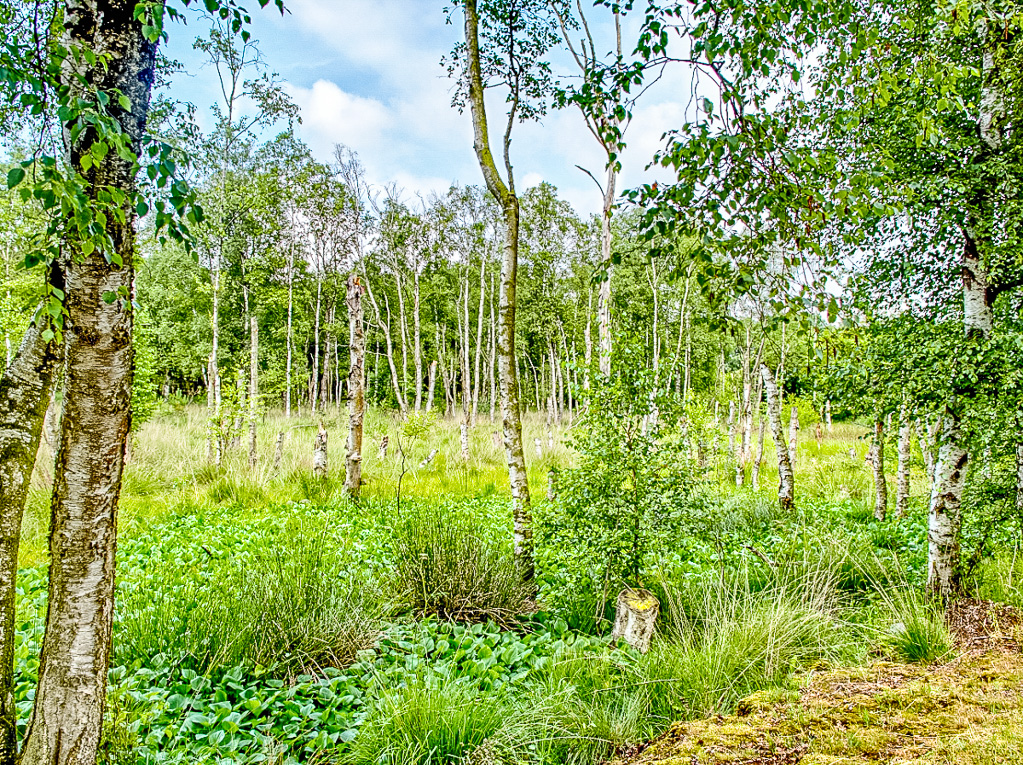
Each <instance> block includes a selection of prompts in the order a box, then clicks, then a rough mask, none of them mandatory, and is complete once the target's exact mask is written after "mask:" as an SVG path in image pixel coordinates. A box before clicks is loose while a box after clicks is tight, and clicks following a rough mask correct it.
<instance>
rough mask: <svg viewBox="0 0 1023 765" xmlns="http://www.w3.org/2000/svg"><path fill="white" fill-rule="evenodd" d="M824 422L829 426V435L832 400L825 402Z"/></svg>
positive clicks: (829, 430)
mask: <svg viewBox="0 0 1023 765" xmlns="http://www.w3.org/2000/svg"><path fill="white" fill-rule="evenodd" d="M824 421H825V422H826V423H827V424H828V433H830V432H831V399H830V398H829V399H828V400H827V401H825V402H824Z"/></svg>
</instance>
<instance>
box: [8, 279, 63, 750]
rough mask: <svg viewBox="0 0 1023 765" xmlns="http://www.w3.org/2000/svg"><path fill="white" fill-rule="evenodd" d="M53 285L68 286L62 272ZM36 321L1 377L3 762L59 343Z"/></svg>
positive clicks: (11, 746) (13, 740) (13, 738)
mask: <svg viewBox="0 0 1023 765" xmlns="http://www.w3.org/2000/svg"><path fill="white" fill-rule="evenodd" d="M51 273H52V274H53V275H54V276H57V277H58V278H56V279H53V278H52V277H51V281H53V282H54V286H56V287H58V288H60V289H63V288H64V287H65V284H64V281H63V278H62V277H61V276H60V271H59V269H57V268H56V267H54V269H53V270H52V271H51ZM42 333H43V327H39V326H36V325H32V326H30V327H29V328H28V330H27V331H26V332H25V335H24V337H23V338H22V339H21V346H20V347H19V348H18V351H17V353H16V354H15V355H14V356H13V358H12V360H11V363H10V364H9V365H8V367H7V371H6V373H5V374H4V376H3V379H0V455H3V458H2V459H0V508H2V512H0V765H13V763H14V762H15V760H16V758H17V754H18V736H17V732H18V728H17V722H18V710H17V707H16V706H15V705H14V635H15V631H16V621H15V606H16V596H17V576H18V547H19V545H20V543H21V523H22V519H23V517H24V514H25V499H26V498H27V496H28V487H29V482H30V481H31V478H32V470H33V468H34V467H35V462H36V454H37V453H38V451H39V441H40V439H41V435H42V431H43V421H44V420H45V419H46V413H47V411H48V409H49V406H50V399H51V397H52V396H53V389H54V381H55V379H56V376H57V368H58V363H59V357H60V354H59V350H60V349H59V347H58V346H57V344H56V343H55V342H54V341H50V342H47V341H46V340H44V339H43V337H42Z"/></svg>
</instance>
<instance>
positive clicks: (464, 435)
mask: <svg viewBox="0 0 1023 765" xmlns="http://www.w3.org/2000/svg"><path fill="white" fill-rule="evenodd" d="M458 430H459V435H460V436H461V442H462V462H466V463H467V462H469V426H468V425H467V424H466V423H464V422H463V423H462V424H461V425H460V426H459V428H458Z"/></svg>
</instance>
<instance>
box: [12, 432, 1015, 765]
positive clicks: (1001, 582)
mask: <svg viewBox="0 0 1023 765" xmlns="http://www.w3.org/2000/svg"><path fill="white" fill-rule="evenodd" d="M166 416H167V417H168V418H171V419H172V421H174V422H177V424H178V427H184V423H186V422H187V420H186V419H185V418H183V417H182V415H181V414H174V413H169V414H168V415H166ZM528 424H529V421H527V425H528ZM151 426H152V429H151V430H145V429H144V430H143V431H142V432H141V433H140V434H139V437H138V443H137V444H136V447H135V455H134V457H133V463H132V465H131V468H130V469H132V470H137V471H139V473H140V474H141V475H147V474H151V471H152V470H153V466H152V465H151V464H148V462H149V460H150V459H153V458H154V457H155V458H157V459H162V458H163V456H164V455H163V454H162V453H161V450H162V449H163V448H166V446H165V445H162V444H161V443H160V442H163V441H164V440H165V439H166V438H167V435H166V434H167V432H168V430H169V427H170V426H169V425H168V423H166V422H161V420H160V418H159V417H157V419H155V420H154V421H153V422H152V423H151ZM456 427H457V425H456V424H449V423H446V422H444V421H440V422H439V423H437V424H436V425H435V428H436V430H437V431H444V430H447V431H448V432H450V431H451V430H455V429H456ZM854 434H855V430H853V429H852V428H850V427H849V426H843V428H842V429H840V430H839V431H838V432H836V433H835V434H833V436H832V437H831V438H830V439H825V441H824V443H823V444H819V443H817V442H816V441H815V440H813V439H804V440H803V441H802V442H801V443H800V450H801V452H802V453H803V454H805V459H804V460H803V464H804V466H803V467H802V469H801V471H800V475H808V476H813V475H816V474H818V471H819V467H818V464H819V463H818V460H819V459H821V458H823V455H826V454H827V452H828V451H830V452H831V453H832V454H842V455H847V451H848V449H849V448H852V449H854V450H863V449H865V448H866V444H864V443H862V442H861V441H860V440H858V439H857V438H856V436H855V435H854ZM179 437H181V436H179ZM561 437H564V438H571V437H572V436H571V433H570V432H566V431H560V432H559V438H561ZM148 438H152V439H153V442H147V439H148ZM183 438H184V442H185V443H188V439H189V438H190V439H191V443H192V448H194V449H196V450H200V449H201V448H202V446H203V444H202V434H201V432H198V431H192V432H191V434H190V435H189V434H187V431H186V434H185V435H184V436H183ZM449 438H450V437H449V436H448V435H446V434H444V433H442V432H441V433H434V434H431V435H430V436H429V437H428V438H427V439H426V442H425V443H423V444H420V445H419V446H418V447H417V448H418V451H417V453H416V454H417V455H418V454H419V453H422V454H428V453H429V452H430V451H432V450H433V449H434V448H438V447H439V446H443V445H444V444H445V443H446V442H447V439H449ZM829 442H830V443H829ZM448 443H449V446H448V447H447V448H448V449H450V450H451V451H455V450H457V449H459V448H460V446H459V445H458V444H457V441H455V442H454V443H450V442H448ZM477 443H478V448H479V450H480V452H482V453H483V455H486V453H487V452H486V450H487V449H488V447H489V448H493V447H492V445H489V444H488V443H487V442H485V441H483V440H482V439H480V441H479V442H477ZM174 444H175V447H177V445H178V444H179V442H176V441H175V442H174ZM186 454H187V451H186ZM816 454H821V455H822V457H817V456H816ZM571 455H572V452H571V451H569V450H567V449H565V448H564V447H560V448H559V451H558V463H559V465H560V473H561V475H560V478H561V479H562V480H563V481H570V480H573V479H572V478H571V475H570V473H571V471H572V470H573V469H576V467H575V466H576V465H578V464H580V463H578V462H576V459H577V458H575V457H572V456H571ZM305 456H306V455H303V454H302V453H301V452H298V450H297V449H296V450H295V452H293V456H291V457H290V459H293V460H295V462H296V463H299V464H300V463H301V461H302V460H303V459H304V458H305ZM722 457H724V455H722ZM451 458H452V460H456V459H458V457H457V456H455V455H451ZM479 459H480V464H481V465H485V464H486V463H485V460H486V459H487V458H486V456H482V457H480V458H479ZM492 459H493V458H492ZM198 461H199V458H197V462H198ZM852 464H856V465H857V467H859V468H860V470H864V468H862V466H861V465H860V464H859V461H858V460H853V461H852ZM385 466H386V463H384V465H381V466H380V467H379V468H378V469H380V470H381V473H383V470H384V468H385ZM177 469H178V470H179V471H181V474H182V475H181V478H179V479H178V480H176V481H164V482H161V483H160V484H159V485H156V486H154V485H153V484H152V483H150V482H146V481H141V480H136V479H133V478H129V480H127V481H126V485H125V491H126V498H125V501H126V506H127V507H133V506H138V507H140V508H142V507H145V504H144V503H149V505H148V507H146V509H145V510H144V511H143V512H144V513H145V515H144V516H140V518H139V520H138V521H136V522H134V523H131V524H130V525H128V526H127V529H129V530H128V531H126V532H125V533H124V535H123V539H122V542H121V544H120V546H119V551H118V556H119V557H118V567H119V583H118V600H117V612H116V616H115V625H116V626H115V644H114V650H115V653H114V659H113V668H112V669H111V672H110V678H109V701H108V709H107V717H106V720H107V724H106V727H105V730H106V733H105V738H104V744H103V750H102V757H103V758H104V761H106V762H111V763H113V762H118V763H127V762H131V763H156V762H182V763H183V762H196V761H203V762H206V761H208V762H237V763H249V762H253V763H255V762H294V763H304V762H320V761H339V762H341V761H344V762H360V763H362V762H366V763H369V762H387V763H391V762H393V763H399V762H400V763H406V762H424V763H425V762H438V763H440V762H461V761H466V762H468V761H476V760H478V761H488V762H500V761H506V762H537V763H563V762H580V763H582V762H593V763H597V762H601V761H603V760H606V759H609V758H613V757H614V756H616V754H618V753H621V752H625V751H628V750H629V748H630V747H633V746H635V745H637V744H639V743H641V742H643V741H646V740H648V739H650V738H654V737H656V736H657V735H659V734H660V733H661V732H662V731H664V730H666V729H667V728H668V727H669V726H670V725H671V724H672V723H674V722H676V721H678V720H683V719H699V718H701V717H704V716H706V715H714V714H722V713H725V714H726V713H729V712H731V711H733V710H734V709H735V708H736V707H737V705H739V703H740V702H741V701H742V700H743V699H745V698H746V697H748V696H749V695H750V694H754V693H758V692H761V691H769V690H771V689H777V688H787V687H791V684H792V683H793V682H794V681H795V680H794V678H797V677H798V676H799V675H800V673H802V672H804V671H806V670H807V669H810V668H821V667H844V666H858V665H862V664H864V663H866V662H868V661H869V656H870V655H876V654H878V653H880V654H881V655H884V656H887V657H889V658H891V659H893V660H899V661H908V662H922V663H925V664H926V663H930V662H934V661H941V660H943V659H946V658H947V657H948V656H949V655H951V654H950V651H951V650H952V649H951V642H950V638H949V637H948V633H947V630H946V629H945V627H944V625H943V624H942V622H941V619H940V616H939V615H937V614H936V613H935V611H934V610H933V607H932V606H931V604H929V603H928V602H927V601H926V600H925V599H923V598H922V596H921V595H920V594H919V593H920V589H919V588H920V586H921V584H922V581H923V576H924V568H925V565H926V552H925V550H924V549H922V547H921V545H920V529H921V526H922V524H923V523H924V518H923V517H922V514H921V508H919V506H916V507H914V508H913V509H912V510H911V512H910V514H909V515H908V516H907V517H905V518H900V519H890V520H888V521H886V522H884V523H881V522H879V521H877V520H876V519H874V518H873V516H872V514H871V511H870V504H869V488H870V487H869V485H867V486H862V488H861V487H860V485H861V484H862V483H865V482H863V479H862V478H861V477H860V476H858V475H857V474H855V473H853V474H851V477H850V478H847V479H846V480H847V482H848V484H847V485H848V486H849V489H848V491H847V495H846V496H845V498H837V499H836V498H829V497H828V496H827V491H830V487H827V488H826V490H825V492H824V493H822V494H813V495H810V496H807V497H805V498H804V501H803V502H801V505H800V508H799V510H798V512H797V513H784V512H782V511H780V510H779V508H778V506H777V504H776V503H775V502H774V501H773V500H772V497H771V490H770V489H764V490H762V491H760V492H751V491H748V490H746V491H734V490H731V491H724V492H723V493H722V492H721V489H720V488H715V485H714V483H713V474H714V469H713V467H709V468H708V471H709V472H708V473H707V476H709V477H708V478H705V479H703V480H697V481H696V483H695V484H693V485H692V486H691V487H690V489H688V490H687V491H686V492H683V493H680V494H677V495H675V496H676V497H678V498H679V504H678V506H677V507H676V510H677V511H678V512H679V513H682V511H687V510H689V509H690V508H697V509H698V512H697V513H692V514H691V516H692V517H689V518H688V519H687V520H686V521H685V522H680V523H674V522H673V525H672V526H671V529H672V533H671V534H659V535H658V536H657V537H656V540H657V544H656V545H655V546H652V547H651V548H650V549H649V550H647V551H646V552H645V553H644V555H643V556H642V559H641V562H640V569H639V571H638V574H639V576H640V577H641V581H642V582H643V583H644V584H645V585H646V586H648V587H650V588H652V589H653V591H654V592H655V593H656V594H657V596H658V598H659V600H660V601H661V604H662V613H661V617H660V622H659V630H658V633H659V636H658V638H657V640H656V641H655V644H654V647H653V649H652V650H651V651H650V653H648V654H646V655H640V654H637V653H635V652H634V651H632V650H631V649H629V648H628V646H626V645H624V644H621V643H616V642H615V641H612V640H611V637H610V619H611V618H612V617H613V609H612V610H611V611H609V610H608V608H609V606H608V603H607V600H608V598H607V591H609V590H613V589H614V586H615V585H616V584H617V583H621V582H624V581H625V578H624V577H623V576H622V575H617V576H616V577H610V576H609V575H608V574H607V573H606V571H605V567H606V563H607V562H608V561H609V560H612V559H611V558H608V557H606V556H602V555H600V554H599V552H598V553H594V552H593V551H591V550H590V549H589V548H588V547H586V546H581V547H580V546H579V545H575V544H574V543H573V542H572V540H573V536H572V533H573V532H572V528H573V526H572V524H571V523H566V522H565V520H564V518H565V516H564V515H563V514H564V513H565V512H566V510H565V509H564V508H565V507H566V506H562V507H560V508H559V506H558V505H557V500H554V501H551V502H549V503H547V505H545V509H543V511H542V513H541V514H540V515H539V516H538V518H539V523H540V528H541V529H545V530H544V531H542V532H541V534H540V535H539V536H538V538H537V539H538V541H537V555H538V558H537V560H538V561H539V563H540V567H539V572H538V576H539V580H538V584H539V591H538V592H537V594H536V596H535V597H533V596H531V595H530V594H529V592H528V591H527V590H525V589H524V588H523V587H522V584H521V580H520V579H519V578H518V577H517V576H516V574H517V570H516V567H515V562H514V559H513V556H512V550H511V546H510V545H511V541H510V537H509V536H508V533H507V529H508V528H510V525H511V513H510V509H509V507H508V504H507V502H506V501H505V500H504V499H503V497H502V496H501V495H500V494H499V493H496V492H493V491H491V490H489V488H488V487H487V486H486V484H485V481H486V478H485V473H481V472H480V467H479V466H477V465H467V466H464V467H462V468H461V469H462V470H464V471H465V472H466V473H467V474H469V475H471V478H463V480H468V481H471V482H474V483H475V488H476V489H477V491H476V492H473V491H472V490H471V489H472V488H473V487H472V486H469V487H468V488H469V490H467V491H465V492H462V493H461V494H458V493H455V492H453V491H452V490H451V486H452V481H451V479H450V478H449V479H446V480H445V482H444V484H442V488H439V489H438V491H437V492H436V494H434V493H433V492H431V491H429V490H426V491H423V492H422V493H419V492H416V493H413V494H411V496H406V497H405V499H404V500H403V501H402V503H401V507H400V510H399V508H398V506H397V503H396V502H395V500H394V499H393V497H392V496H390V494H391V490H392V489H393V484H391V487H390V488H389V489H387V490H384V491H381V492H380V493H379V494H376V493H370V494H369V496H367V497H366V498H364V499H363V500H361V501H360V502H359V503H358V504H356V503H354V502H352V501H351V500H350V499H348V498H347V497H345V496H344V495H343V493H341V492H337V491H335V490H333V489H332V488H331V485H330V479H329V478H328V479H327V480H326V481H324V482H322V483H320V484H319V485H318V486H317V485H316V484H315V483H309V484H307V483H306V482H305V481H304V480H302V478H301V476H297V475H295V474H296V473H298V472H299V470H300V469H299V468H293V469H292V470H291V472H290V475H289V472H284V471H282V472H283V475H281V476H270V475H260V474H259V473H258V472H257V473H256V474H253V475H246V474H245V471H244V468H242V467H241V466H239V467H237V468H235V470H236V471H237V472H236V473H235V475H234V476H233V477H232V480H234V481H235V483H236V484H237V485H238V486H245V487H247V488H246V489H245V490H244V491H241V492H219V491H215V492H211V491H209V485H210V484H209V483H208V481H209V480H210V479H209V478H208V477H206V476H201V477H200V478H199V479H196V478H195V476H191V477H189V476H187V471H188V470H189V464H188V461H187V460H184V461H183V464H181V465H179V466H178V468H177ZM193 469H194V470H197V471H201V470H202V468H201V465H199V466H196V467H195V468H193ZM231 469H232V468H231V466H230V464H229V465H228V466H227V470H231ZM395 469H397V466H396V467H395ZM765 472H766V471H765ZM428 474H429V469H427V470H424V471H423V472H422V473H419V474H417V475H411V476H407V477H406V480H408V481H409V483H410V484H411V485H412V486H413V487H420V488H422V487H429V486H431V484H430V483H429V478H428ZM370 475H372V473H370ZM384 475H386V473H384ZM544 479H545V476H544V475H543V474H542V473H538V474H536V475H534V481H535V483H536V485H537V486H538V487H542V486H543V482H544ZM379 480H384V479H383V478H381V479H379ZM203 481H206V482H207V483H203ZM481 484H482V485H481ZM564 485H565V484H562V486H564ZM307 486H312V487H313V488H314V489H315V490H314V491H308V490H307ZM569 491H570V490H569ZM136 492H137V493H136ZM698 493H699V496H697V494H698ZM254 497H258V499H256V500H254V499H253V498H254ZM569 501H571V502H576V501H577V500H576V499H574V498H573V495H572V494H571V493H569ZM136 503H138V505H136ZM689 503H691V504H689ZM568 507H571V506H568ZM559 524H561V525H560V526H559ZM996 561H1002V562H1001V563H996ZM31 562H32V556H31V555H29V556H27V559H26V563H28V564H29V565H25V566H23V568H22V571H21V575H20V579H19V593H20V596H19V610H20V613H21V614H22V615H23V617H22V619H21V620H20V625H21V626H20V630H19V644H18V654H17V661H18V677H19V678H20V680H19V684H18V692H17V702H18V705H19V709H20V710H21V718H20V720H21V724H22V725H25V724H26V722H27V716H28V712H29V710H30V708H31V689H32V687H33V680H34V673H35V672H36V671H37V647H38V641H39V639H40V637H41V630H42V617H43V616H44V614H45V579H44V576H43V572H42V570H41V569H40V568H39V567H38V566H32V565H31ZM990 565H991V567H992V570H993V573H992V575H991V576H989V577H988V578H985V579H984V580H983V582H984V583H985V584H984V585H983V586H984V587H986V588H989V589H990V588H995V587H1001V588H1003V589H1005V588H1008V587H1010V586H1011V581H1012V580H1011V576H1012V567H1013V561H1012V559H1011V557H1010V558H1004V557H999V558H996V559H995V560H994V561H992V563H991V564H990ZM566 573H567V574H571V575H572V576H573V577H574V578H573V579H572V580H571V581H572V585H571V587H566V579H565V576H566ZM633 575H634V574H633V572H631V571H630V572H628V573H627V574H626V576H633ZM587 581H592V582H594V586H591V587H587V586H584V583H585V582H587ZM598 584H599V586H596V585H598ZM569 594H571V597H569ZM474 758H476V760H474ZM487 758H489V759H487Z"/></svg>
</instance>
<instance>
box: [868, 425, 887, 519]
mask: <svg viewBox="0 0 1023 765" xmlns="http://www.w3.org/2000/svg"><path fill="white" fill-rule="evenodd" d="M868 458H869V460H870V467H871V469H872V470H873V472H874V517H875V518H877V520H879V521H883V520H884V519H885V518H886V517H887V516H888V482H887V481H886V480H885V476H884V421H883V420H881V419H880V418H878V419H877V420H875V421H874V434H873V438H872V440H871V443H870V455H869V457H868Z"/></svg>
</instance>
